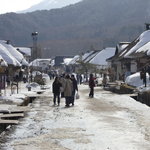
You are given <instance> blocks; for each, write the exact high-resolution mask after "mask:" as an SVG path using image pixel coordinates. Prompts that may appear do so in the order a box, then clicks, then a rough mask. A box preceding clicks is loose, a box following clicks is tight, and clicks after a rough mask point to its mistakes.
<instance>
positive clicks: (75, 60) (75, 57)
mask: <svg viewBox="0 0 150 150" xmlns="http://www.w3.org/2000/svg"><path fill="white" fill-rule="evenodd" d="M79 60H80V56H79V55H76V56H74V57H73V59H72V60H71V61H70V62H69V64H68V65H73V64H77V63H78V61H79Z"/></svg>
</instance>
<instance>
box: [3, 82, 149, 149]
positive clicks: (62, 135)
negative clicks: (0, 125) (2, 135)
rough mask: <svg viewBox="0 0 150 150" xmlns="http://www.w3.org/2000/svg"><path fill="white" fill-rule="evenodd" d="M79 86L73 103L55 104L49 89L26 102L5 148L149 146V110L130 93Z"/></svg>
mask: <svg viewBox="0 0 150 150" xmlns="http://www.w3.org/2000/svg"><path fill="white" fill-rule="evenodd" d="M88 92H89V88H88V86H87V85H79V94H80V99H78V100H76V101H75V106H74V107H69V108H65V101H64V99H61V105H60V106H55V107H54V106H53V101H52V93H51V89H50V90H48V91H46V92H45V93H43V94H42V96H41V95H40V97H39V98H37V99H35V100H34V101H33V103H32V104H31V105H30V111H29V112H27V114H26V117H24V118H23V119H22V120H21V121H20V122H21V123H20V124H19V125H17V126H15V128H14V129H13V131H12V132H11V133H10V134H9V135H7V137H6V139H7V141H6V142H5V143H4V144H2V147H1V149H3V150H29V149H30V150H150V119H149V116H150V109H149V107H148V106H146V105H144V104H141V103H139V102H137V101H135V100H134V99H132V98H130V97H129V96H128V95H117V94H114V93H111V92H109V91H105V90H103V88H102V87H96V88H95V97H94V98H88Z"/></svg>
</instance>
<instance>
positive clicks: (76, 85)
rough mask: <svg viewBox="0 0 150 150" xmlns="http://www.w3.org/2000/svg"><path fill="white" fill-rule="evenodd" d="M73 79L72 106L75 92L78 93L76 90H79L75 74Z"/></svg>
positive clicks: (72, 76)
mask: <svg viewBox="0 0 150 150" xmlns="http://www.w3.org/2000/svg"><path fill="white" fill-rule="evenodd" d="M71 80H72V84H73V91H72V101H71V103H72V106H74V100H75V93H76V91H77V92H78V83H77V80H76V79H75V76H74V75H73V74H72V75H71Z"/></svg>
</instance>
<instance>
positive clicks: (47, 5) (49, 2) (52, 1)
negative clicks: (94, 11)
mask: <svg viewBox="0 0 150 150" xmlns="http://www.w3.org/2000/svg"><path fill="white" fill-rule="evenodd" d="M60 1H61V2H60ZM80 1H82V0H63V1H62V0H43V1H42V2H40V3H38V4H35V5H33V6H31V7H30V8H28V9H25V10H22V11H19V13H27V12H33V11H36V10H51V9H56V8H62V7H66V6H68V5H71V4H75V3H78V2H80Z"/></svg>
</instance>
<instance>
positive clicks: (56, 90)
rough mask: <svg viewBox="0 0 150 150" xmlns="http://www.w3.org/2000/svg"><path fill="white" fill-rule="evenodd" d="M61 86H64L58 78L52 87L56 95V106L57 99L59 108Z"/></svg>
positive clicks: (54, 100) (54, 99)
mask: <svg viewBox="0 0 150 150" xmlns="http://www.w3.org/2000/svg"><path fill="white" fill-rule="evenodd" d="M61 86H62V85H61V83H60V81H59V78H58V77H56V78H55V80H54V82H53V85H52V90H53V94H54V98H53V102H54V105H56V98H57V103H58V106H59V104H60V87H61Z"/></svg>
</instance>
